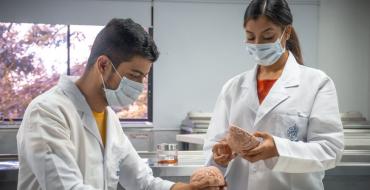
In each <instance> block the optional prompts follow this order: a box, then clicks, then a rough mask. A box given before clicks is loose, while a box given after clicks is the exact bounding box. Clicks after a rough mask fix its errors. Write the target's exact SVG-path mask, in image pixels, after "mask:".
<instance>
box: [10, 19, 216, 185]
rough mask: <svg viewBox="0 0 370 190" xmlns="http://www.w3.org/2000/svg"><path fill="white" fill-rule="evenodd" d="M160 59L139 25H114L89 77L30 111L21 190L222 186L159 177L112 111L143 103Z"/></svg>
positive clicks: (102, 35) (101, 38) (21, 146)
mask: <svg viewBox="0 0 370 190" xmlns="http://www.w3.org/2000/svg"><path fill="white" fill-rule="evenodd" d="M157 58H158V51H157V49H156V46H155V43H154V41H153V40H152V39H151V38H150V37H149V35H148V34H147V33H146V32H145V31H144V29H143V28H142V27H141V26H140V25H139V24H137V23H135V22H133V21H132V20H131V19H112V20H111V21H110V22H109V23H108V24H107V25H106V26H105V27H104V28H103V29H102V30H101V31H100V32H99V34H98V36H97V37H96V39H95V41H94V44H93V47H92V49H91V54H90V57H89V60H88V63H87V67H86V69H85V72H84V74H83V76H82V77H81V78H79V79H76V78H74V77H66V76H61V78H60V80H59V83H58V84H57V85H56V86H55V87H53V88H52V89H50V90H49V91H47V92H45V93H44V94H42V95H40V96H38V97H37V98H35V99H34V100H33V101H32V102H31V103H30V105H29V106H28V107H27V110H26V112H25V114H24V118H23V121H22V124H21V126H20V128H19V131H18V134H17V146H18V156H19V175H18V189H19V190H26V189H29V190H36V189H44V190H63V189H74V190H113V189H116V188H117V184H118V183H120V184H121V185H122V186H123V187H124V188H125V189H126V190H144V189H146V190H169V189H171V190H181V189H182V190H197V189H202V188H204V187H208V186H210V185H213V184H215V183H217V181H215V180H212V179H205V180H203V181H200V182H196V183H192V184H184V183H176V184H175V183H173V182H170V181H166V180H162V179H160V178H156V177H153V175H152V170H151V169H150V168H149V166H148V165H147V164H146V163H144V162H143V161H142V160H141V158H140V157H139V155H138V154H137V152H136V151H135V149H134V147H133V146H132V144H131V143H130V141H129V139H128V138H127V137H126V136H125V134H124V133H123V131H122V127H121V124H120V121H119V119H118V117H117V115H116V114H115V112H114V111H113V110H112V109H111V108H110V106H120V107H122V106H127V105H129V104H131V103H132V102H134V101H135V100H136V99H137V97H138V96H139V95H140V94H141V92H142V89H143V84H142V82H143V78H144V77H145V76H146V75H147V74H148V72H149V70H150V67H151V65H152V63H153V62H154V61H155V60H156V59H157ZM108 105H109V106H108ZM215 189H218V188H215Z"/></svg>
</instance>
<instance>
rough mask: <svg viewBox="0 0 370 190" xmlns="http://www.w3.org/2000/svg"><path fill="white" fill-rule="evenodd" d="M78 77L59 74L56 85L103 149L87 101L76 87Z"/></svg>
mask: <svg viewBox="0 0 370 190" xmlns="http://www.w3.org/2000/svg"><path fill="white" fill-rule="evenodd" d="M77 79H78V77H76V76H66V75H62V76H60V79H59V82H58V86H59V87H60V88H61V89H62V91H63V93H64V94H65V95H66V96H67V97H68V98H69V99H70V100H71V101H72V103H73V105H74V106H75V108H76V110H77V111H78V113H79V115H80V118H81V120H82V123H83V125H84V127H85V129H86V130H87V131H89V132H90V133H91V134H92V135H93V136H94V137H95V138H96V139H97V141H99V143H100V146H101V148H102V150H103V149H104V146H103V142H102V140H101V136H100V133H99V130H98V127H97V124H96V121H95V119H94V116H93V114H92V111H91V108H90V106H89V105H88V104H87V101H86V99H85V97H84V96H83V94H82V93H81V91H80V89H78V87H77V85H76V84H75V82H76V81H77Z"/></svg>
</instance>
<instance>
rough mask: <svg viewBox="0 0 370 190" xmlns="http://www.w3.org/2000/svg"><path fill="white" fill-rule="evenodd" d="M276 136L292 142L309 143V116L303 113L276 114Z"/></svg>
mask: <svg viewBox="0 0 370 190" xmlns="http://www.w3.org/2000/svg"><path fill="white" fill-rule="evenodd" d="M276 124H277V127H276V129H275V130H276V134H278V135H279V136H280V137H283V138H287V139H289V140H291V141H304V142H305V141H307V126H308V116H307V114H305V113H303V112H285V113H278V114H276Z"/></svg>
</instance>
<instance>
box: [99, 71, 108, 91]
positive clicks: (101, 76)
mask: <svg viewBox="0 0 370 190" xmlns="http://www.w3.org/2000/svg"><path fill="white" fill-rule="evenodd" d="M100 78H101V80H102V81H103V88H104V89H107V88H106V87H105V82H104V79H103V75H102V74H101V73H100Z"/></svg>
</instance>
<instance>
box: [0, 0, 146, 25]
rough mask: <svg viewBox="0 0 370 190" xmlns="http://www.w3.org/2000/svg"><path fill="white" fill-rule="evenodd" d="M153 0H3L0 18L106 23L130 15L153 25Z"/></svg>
mask: <svg viewBox="0 0 370 190" xmlns="http://www.w3.org/2000/svg"><path fill="white" fill-rule="evenodd" d="M150 5H151V4H150V2H149V1H148V0H147V1H144V0H135V1H119V0H115V1H114V0H113V1H112V0H32V1H30V0H1V1H0V22H33V23H47V24H91V25H105V24H106V23H107V22H108V21H109V20H110V19H112V18H113V17H118V18H126V17H130V18H132V19H134V20H135V21H136V22H138V23H140V24H141V25H143V26H144V27H148V26H150Z"/></svg>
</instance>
